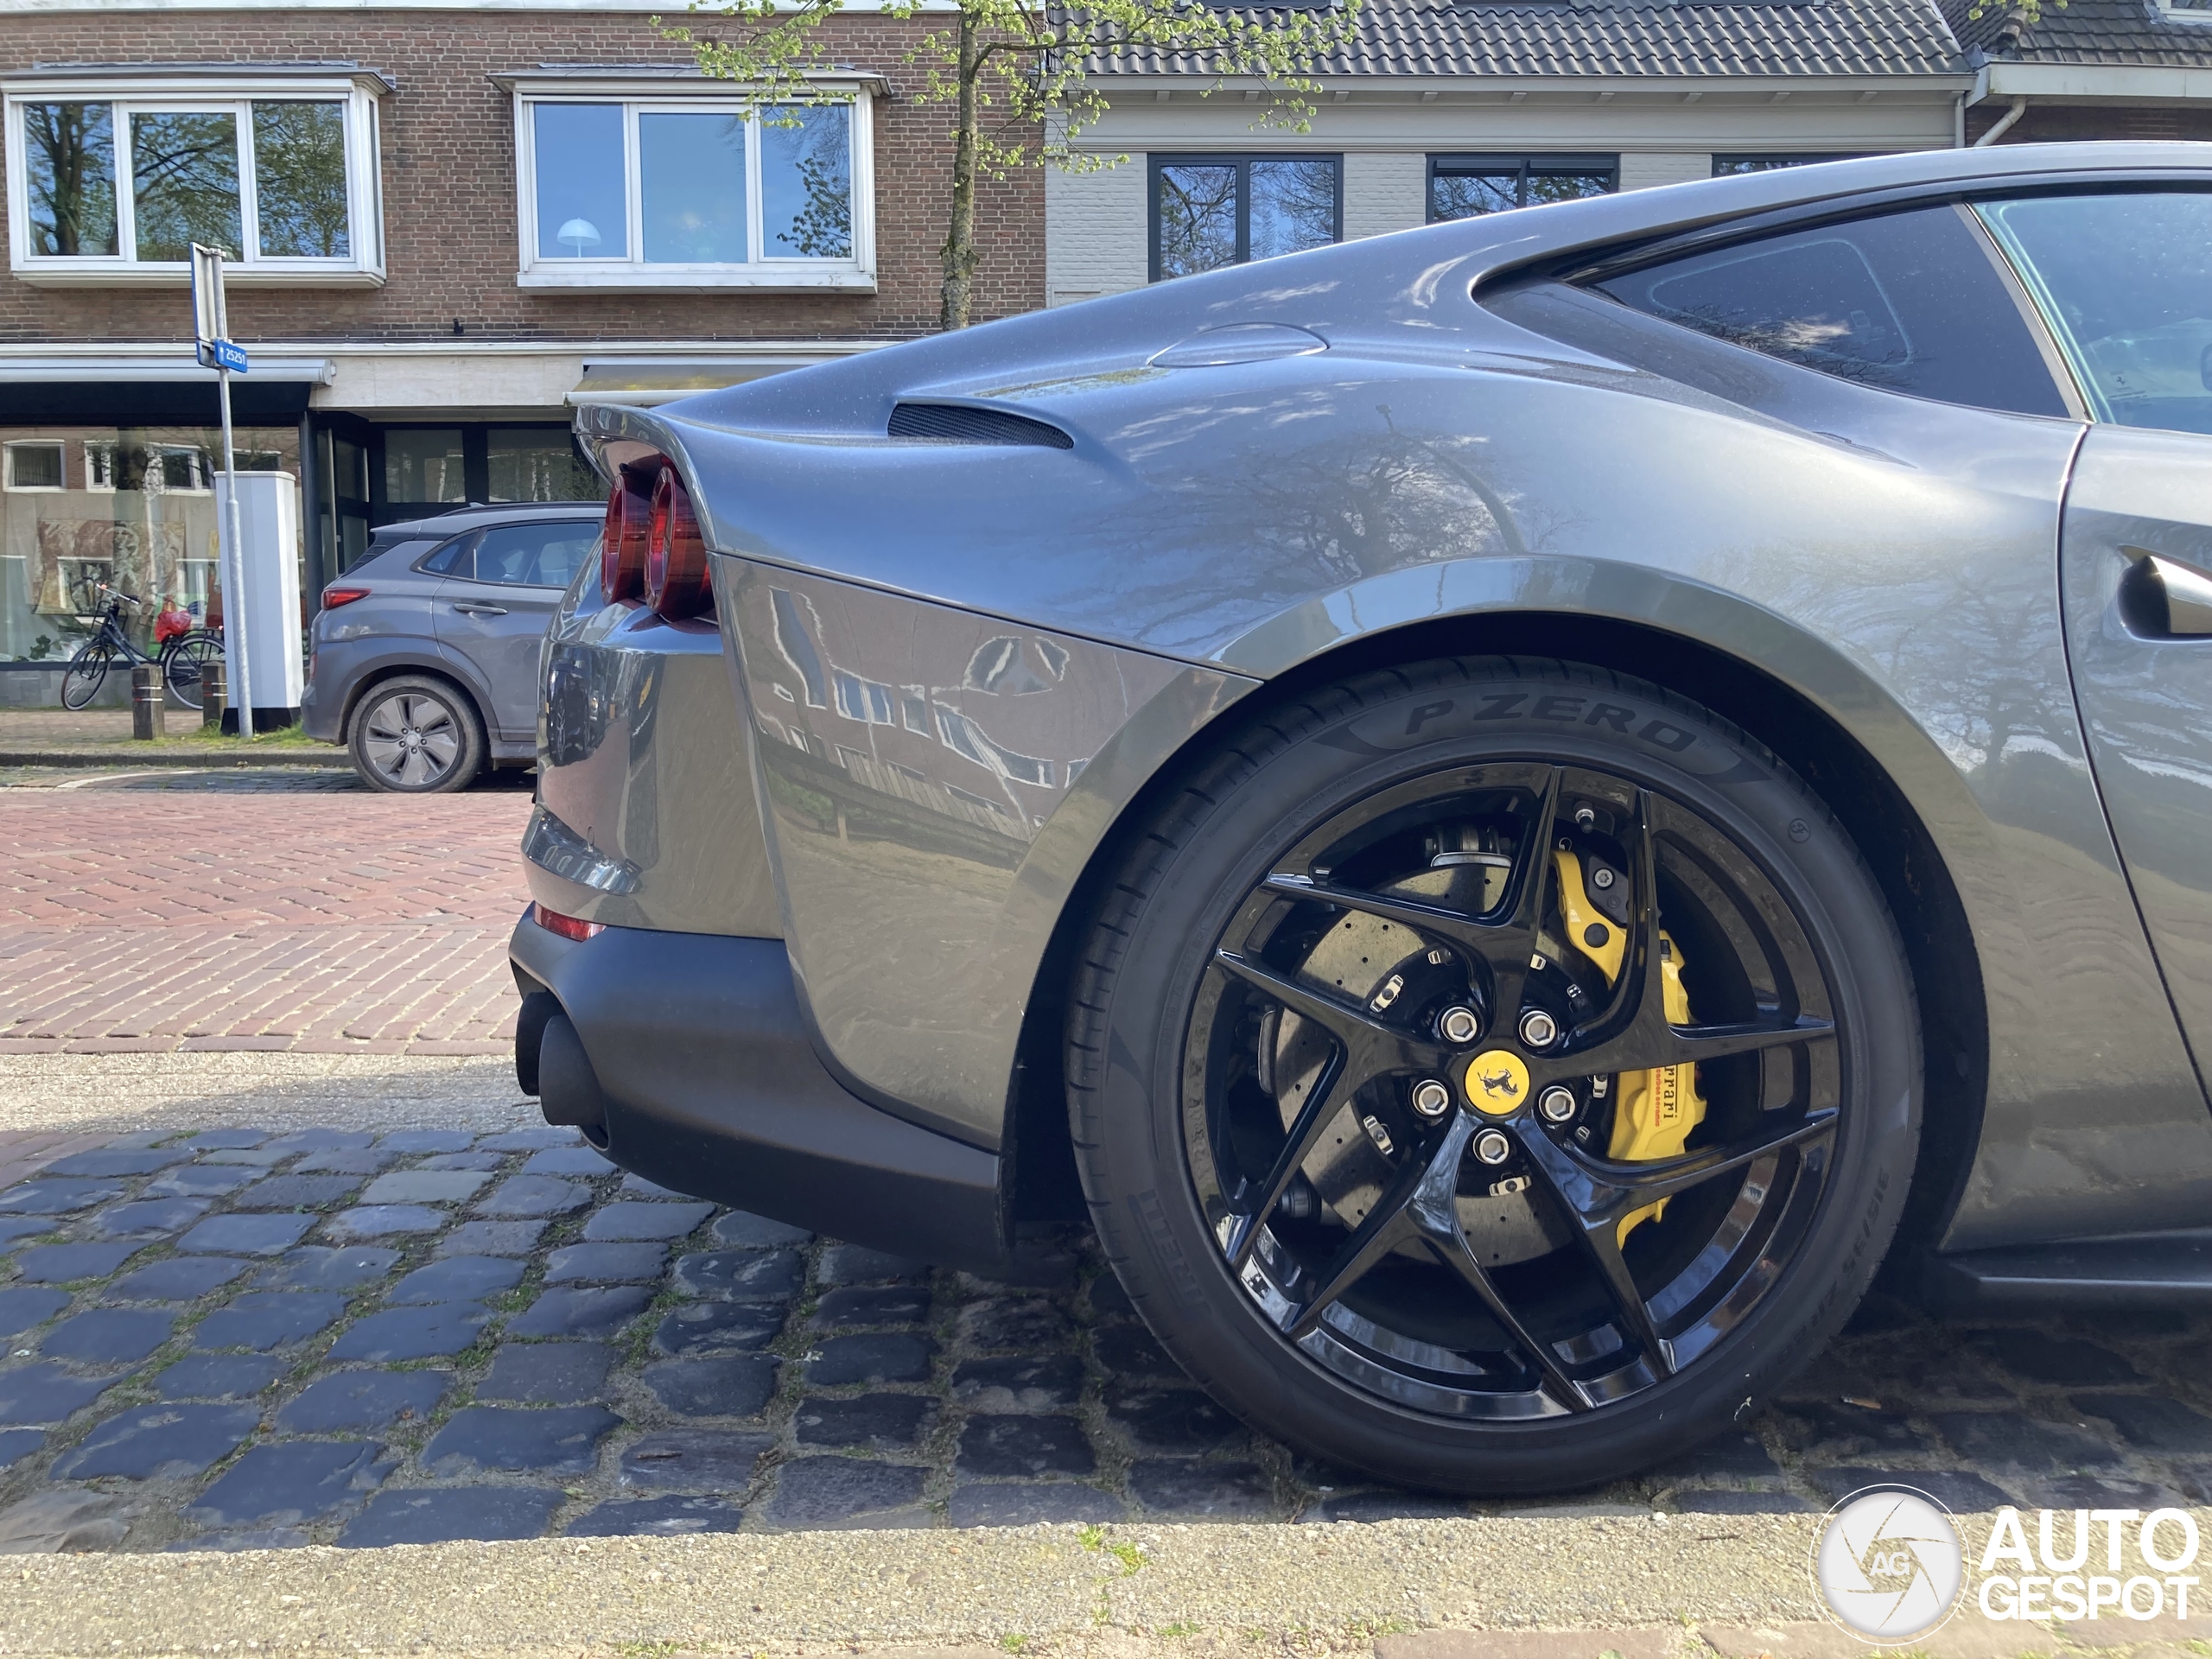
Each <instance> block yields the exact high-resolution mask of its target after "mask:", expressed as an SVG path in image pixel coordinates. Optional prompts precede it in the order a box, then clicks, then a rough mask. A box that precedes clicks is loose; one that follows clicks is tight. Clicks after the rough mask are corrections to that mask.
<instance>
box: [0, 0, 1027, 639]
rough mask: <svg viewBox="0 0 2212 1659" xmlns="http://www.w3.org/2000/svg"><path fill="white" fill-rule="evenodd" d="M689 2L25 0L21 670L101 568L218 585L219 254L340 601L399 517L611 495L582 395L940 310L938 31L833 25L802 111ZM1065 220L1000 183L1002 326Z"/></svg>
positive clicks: (754, 371)
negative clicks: (386, 527)
mask: <svg viewBox="0 0 2212 1659" xmlns="http://www.w3.org/2000/svg"><path fill="white" fill-rule="evenodd" d="M657 5H658V0H613V3H601V4H595V5H594V6H592V7H590V8H589V9H586V8H584V7H582V6H581V5H575V6H565V7H564V6H563V5H561V4H560V3H558V0H533V3H531V4H528V5H523V4H514V3H506V0H472V3H469V4H467V5H464V6H449V7H445V8H441V9H436V10H397V9H391V10H386V9H381V8H362V7H359V6H357V5H352V4H346V3H335V0H287V3H283V4H281V5H280V4H276V3H263V0H235V3H232V4H228V5H225V6H222V7H219V8H203V7H201V6H198V5H194V4H189V3H181V4H164V3H158V0H149V3H145V4H143V5H136V6H134V5H120V6H119V5H115V4H105V3H97V0H58V3H57V0H35V3H25V0H5V3H0V13H5V14H7V20H6V21H7V27H6V29H5V30H4V32H0V94H4V101H5V122H6V128H5V132H6V149H5V156H6V179H5V182H6V193H7V208H8V213H7V221H6V227H5V237H6V244H7V270H6V273H5V275H4V277H0V486H4V487H0V659H22V658H27V657H30V656H33V655H41V656H43V657H44V658H45V659H47V660H54V659H55V658H57V657H59V656H66V655H67V652H68V650H69V649H70V648H71V647H72V645H73V639H72V629H73V624H72V622H71V618H72V617H73V616H74V615H77V614H81V613H83V612H84V611H85V609H86V600H87V593H88V588H89V585H90V583H92V582H94V581H97V580H102V579H111V580H114V581H115V582H118V583H119V584H121V585H124V586H126V587H130V588H133V589H134V591H144V592H149V593H152V594H158V595H162V596H174V597H175V598H177V599H178V600H180V601H182V602H184V603H186V604H187V605H188V606H194V605H197V604H200V603H202V602H204V601H205V600H206V599H207V596H208V594H209V591H210V588H211V584H212V582H213V569H214V518H215V515H214V506H213V495H212V493H211V491H210V488H209V486H210V483H211V479H210V473H211V471H212V469H213V466H215V465H219V461H215V460H213V459H211V457H213V456H214V455H216V454H219V442H218V436H217V434H216V433H215V431H214V430H213V423H214V420H215V415H216V410H215V397H214V390H213V376H212V375H211V374H210V373H208V372H206V371H202V370H200V369H199V368H197V367H196V366H195V365H194V364H193V361H192V353H191V346H190V339H191V323H190V307H189V302H188V290H187V276H186V266H185V264H184V263H183V261H184V259H185V257H186V252H187V249H188V245H189V244H190V243H192V242H194V241H200V242H208V243H216V244H220V245H224V246H226V248H227V249H229V250H230V251H232V253H233V254H234V255H236V256H238V257H236V260H235V262H234V263H233V264H232V266H231V268H230V284H229V286H230V320H231V332H232V334H233V335H234V336H235V337H236V338H237V339H238V340H239V342H240V343H241V344H243V345H244V346H246V347H247V348H248V350H249V351H250V353H251V358H252V365H253V366H252V372H251V373H250V374H249V375H248V376H247V377H245V378H244V379H243V380H241V381H238V382H237V383H236V410H237V416H238V426H239V434H238V447H239V449H240V451H241V453H242V456H243V458H242V460H241V461H240V465H241V466H242V467H274V468H277V469H281V470H283V471H284V472H287V473H290V474H295V475H296V477H297V479H298V480H299V483H300V489H299V499H300V504H301V507H302V548H301V557H302V577H303V582H302V587H303V589H304V590H305V591H307V592H308V593H313V592H314V591H315V588H316V587H317V586H318V585H319V584H320V583H321V582H323V581H326V580H327V579H328V578H329V577H330V576H331V575H334V574H335V573H336V572H337V571H339V570H340V569H343V568H344V565H345V563H346V560H347V559H348V557H349V556H353V555H354V554H356V553H358V552H359V550H360V548H361V547H362V546H363V545H364V544H365V541H366V538H367V536H368V533H369V531H370V530H371V529H372V527H373V526H374V525H376V524H384V523H390V522H393V521H395V520H398V519H401V518H409V517H413V516H417V515H420V514H422V513H424V512H433V511H435V510H437V509H438V508H440V507H442V506H445V505H451V504H455V503H460V502H464V501H486V500H489V501H500V500H524V501H527V500H543V499H568V498H571V497H581V496H589V495H595V494H596V493H598V486H596V485H595V484H594V481H593V480H592V479H591V477H590V476H589V474H588V469H587V468H585V467H583V466H582V462H581V461H580V459H579V458H578V456H577V454H576V453H575V448H574V446H573V443H572V441H571V438H570V435H569V421H570V418H571V416H572V414H573V411H574V409H575V405H576V404H580V403H585V402H591V401H607V400H619V401H632V402H656V401H661V400H664V399H666V398H669V397H675V396H677V395H680V394H681V393H682V392H683V391H688V390H693V389H696V388H699V387H702V386H710V385H725V384H728V383H730V382H733V381H735V380H741V379H744V378H751V377H753V376H755V375H759V374H762V373H767V372H774V371H776V370H779V369H781V368H785V367H789V366H792V365H799V364H804V363H810V362H817V361H821V360H823V359H827V358H830V357H833V356H836V355H839V354H842V353H849V352H855V351H861V350H865V349H868V348H869V347H871V346H875V345H878V344H881V343H884V342H887V341H890V340H899V339H904V338H908V337H911V336H912V335H914V334H919V333H922V332H925V331H926V330H928V329H930V328H931V327H934V326H935V324H936V321H937V315H938V282H939V267H938V247H939V245H940V244H941V242H942V241H943V238H944V220H945V216H946V211H947V203H948V201H949V197H950V143H949V136H948V119H949V118H948V112H947V109H946V106H944V105H919V104H917V103H915V102H913V101H912V100H911V99H906V98H902V97H901V95H900V77H901V76H902V74H903V75H904V76H906V77H907V78H909V79H911V78H912V76H913V74H914V73H915V72H914V71H913V70H912V68H911V67H909V66H907V65H906V62H905V58H906V53H907V51H908V50H909V49H910V48H911V45H912V35H914V34H915V33H916V32H918V27H919V26H918V25H915V24H911V23H902V22H898V21H897V20H893V19H889V18H886V17H882V16H870V15H867V14H864V13H855V14H851V15H848V16H842V17H840V18H838V19H836V20H834V21H833V22H831V23H830V24H829V28H828V30H827V31H826V34H827V37H828V38H827V49H828V55H829V59H830V60H831V61H833V62H834V63H835V64H836V66H837V67H836V70H835V71H834V73H825V74H824V75H823V77H822V79H823V82H824V83H825V85H826V86H827V88H828V89H829V90H831V91H834V92H837V93H839V94H841V95H842V99H843V101H842V102H836V103H830V104H825V105H819V106H815V107H811V108H810V109H808V110H806V111H804V112H803V113H802V115H801V117H800V118H799V119H798V120H797V122H796V124H778V123H775V122H762V121H761V120H760V119H758V118H753V119H750V120H748V119H747V118H745V117H744V115H743V112H742V111H741V109H740V108H739V107H738V106H737V105H736V102H735V101H734V99H732V98H731V97H730V96H729V89H728V87H727V86H721V85H717V84H716V83H715V82H712V81H709V80H707V79H704V78H702V77H701V76H700V75H698V74H697V73H696V72H695V71H694V70H692V69H691V68H690V67H689V66H688V65H685V64H683V63H682V62H681V61H680V60H681V58H682V55H683V54H682V48H677V47H673V46H671V44H670V43H668V42H667V41H664V40H662V39H661V38H660V37H659V36H658V35H657V33H656V32H655V31H654V29H652V26H651V24H650V22H649V21H648V19H649V16H650V15H651V14H652V11H653V10H656V8H657ZM1043 217H1044V216H1043V185H1042V182H1041V181H1040V180H1039V178H1038V176H1037V175H1034V174H1027V175H1014V176H1012V177H1010V178H1008V179H1007V181H1004V182H1003V183H996V184H990V185H987V186H986V188H985V189H984V191H983V193H982V201H981V208H980V213H979V219H980V226H979V228H980V232H981V234H982V238H983V240H984V244H985V247H986V250H987V252H986V257H985V262H984V265H983V269H982V273H981V291H980V296H979V302H978V305H977V308H976V309H977V315H978V316H979V318H983V317H989V316H993V315H1004V314H1007V313H1012V312H1016V311H1020V310H1025V309H1028V308H1033V307H1034V306H1037V305H1039V304H1041V303H1042V302H1043V301H1044V234H1043V232H1044V226H1043ZM41 638H42V639H43V640H44V642H45V643H44V645H43V647H42V648H41Z"/></svg>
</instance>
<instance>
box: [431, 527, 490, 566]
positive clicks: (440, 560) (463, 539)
mask: <svg viewBox="0 0 2212 1659" xmlns="http://www.w3.org/2000/svg"><path fill="white" fill-rule="evenodd" d="M479 534H480V532H478V531H471V532H470V533H469V534H468V535H466V536H456V537H454V538H453V540H451V541H449V542H448V543H446V544H445V545H444V546H443V547H442V548H440V549H439V550H437V551H436V552H435V553H433V554H431V555H430V556H429V558H427V559H425V560H423V563H422V565H421V566H420V568H421V569H424V570H427V571H429V572H430V573H432V574H433V575H441V576H473V575H475V574H476V561H475V559H474V552H475V550H476V537H477V536H478V535H479Z"/></svg>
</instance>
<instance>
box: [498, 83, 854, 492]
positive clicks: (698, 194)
mask: <svg viewBox="0 0 2212 1659" xmlns="http://www.w3.org/2000/svg"><path fill="white" fill-rule="evenodd" d="M869 112H870V105H869V98H868V92H867V91H866V90H865V89H864V88H859V87H851V88H842V89H832V92H831V94H830V97H829V101H825V102H823V103H819V104H804V105H796V104H784V105H769V106H766V107H764V108H757V109H748V108H747V106H746V105H744V104H743V103H742V102H741V100H736V99H690V98H687V99H671V98H667V97H659V98H618V97H606V98H586V97H582V96H575V95H570V96H563V97H547V96H543V95H537V96H531V95H522V94H519V93H518V97H517V99H516V129H517V149H518V152H519V155H520V160H521V168H520V172H521V203H520V206H521V232H522V236H521V240H522V248H521V254H522V258H521V271H520V276H519V277H518V280H519V282H520V283H521V284H522V285H523V286H524V287H525V288H531V287H568V288H578V287H582V288H591V287H618V288H619V287H631V288H635V287H646V288H651V287H668V288H678V287H680V288H694V287H700V286H721V285H730V286H749V287H768V288H849V289H850V288H858V289H872V288H873V287H874V249H873V226H872V223H871V213H870V206H871V199H872V196H873V191H872V188H871V186H870V179H871V164H870V156H869V134H870V130H871V127H870V121H869ZM523 499H543V498H523Z"/></svg>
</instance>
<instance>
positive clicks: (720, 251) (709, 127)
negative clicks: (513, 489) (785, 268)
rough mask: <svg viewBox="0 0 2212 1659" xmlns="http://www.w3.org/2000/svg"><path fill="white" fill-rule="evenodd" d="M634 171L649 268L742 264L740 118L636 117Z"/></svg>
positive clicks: (742, 120) (687, 113)
mask: <svg viewBox="0 0 2212 1659" xmlns="http://www.w3.org/2000/svg"><path fill="white" fill-rule="evenodd" d="M638 172H639V188H640V190H641V191H642V192H643V194H644V197H645V200H644V208H645V258H646V260H647V261H648V262H649V263H651V264H730V265H741V264H744V263H745V262H746V259H747V253H746V250H745V118H744V117H743V116H741V115H734V114H732V115H722V114H702V113H698V112H696V111H685V112H683V113H677V114H660V115H652V114H645V115H640V116H639V118H638ZM519 499H523V500H525V501H531V500H539V499H545V498H542V497H537V496H524V497H521V498H519Z"/></svg>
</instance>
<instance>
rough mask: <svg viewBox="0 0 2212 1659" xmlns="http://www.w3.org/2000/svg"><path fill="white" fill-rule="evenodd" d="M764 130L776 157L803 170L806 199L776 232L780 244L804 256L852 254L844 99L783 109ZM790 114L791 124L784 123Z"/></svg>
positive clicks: (802, 190) (843, 256) (849, 150)
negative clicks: (818, 106) (832, 103)
mask: <svg viewBox="0 0 2212 1659" xmlns="http://www.w3.org/2000/svg"><path fill="white" fill-rule="evenodd" d="M777 114H778V117H779V118H780V119H779V121H778V123H777V124H773V125H767V126H764V127H763V129H762V136H763V137H764V138H766V139H767V141H768V147H769V149H771V150H772V151H774V152H780V153H779V154H776V155H774V156H773V159H774V160H776V161H778V162H785V163H787V164H788V165H790V166H791V168H792V169H793V170H794V171H795V172H796V173H797V174H798V187H799V194H800V196H801V199H802V205H801V206H800V207H799V209H798V212H797V213H793V214H792V215H791V222H790V224H789V225H788V226H785V227H783V228H780V229H779V230H778V231H777V232H776V233H775V237H774V241H775V244H776V247H777V250H778V251H779V252H783V253H785V254H787V255H791V256H796V257H800V258H805V259H849V258H850V257H852V252H853V181H852V142H851V139H850V138H849V136H848V134H849V126H848V123H849V113H848V111H846V109H845V107H844V106H843V105H823V107H821V108H818V109H813V110H799V109H794V108H788V107H787V108H785V109H782V110H779V111H778V112H777ZM783 119H788V120H790V121H791V122H792V123H793V124H792V125H790V126H785V125H783V124H781V120H783Z"/></svg>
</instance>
